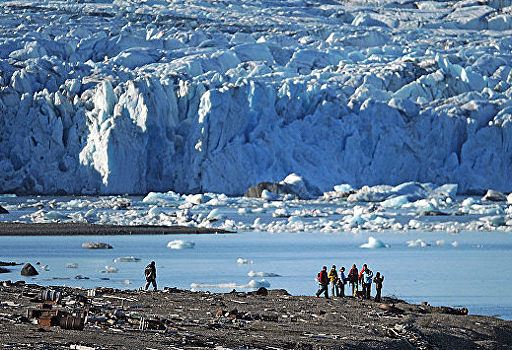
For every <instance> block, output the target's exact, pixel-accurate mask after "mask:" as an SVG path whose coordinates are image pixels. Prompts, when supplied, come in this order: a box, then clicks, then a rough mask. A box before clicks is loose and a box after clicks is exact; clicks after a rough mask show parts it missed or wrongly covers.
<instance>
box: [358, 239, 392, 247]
mask: <svg viewBox="0 0 512 350" xmlns="http://www.w3.org/2000/svg"><path fill="white" fill-rule="evenodd" d="M359 248H368V249H376V248H389V245H388V244H384V243H382V241H380V240H378V239H376V238H373V237H369V238H368V243H364V244H361V245H360V246H359Z"/></svg>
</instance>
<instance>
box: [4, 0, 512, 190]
mask: <svg viewBox="0 0 512 350" xmlns="http://www.w3.org/2000/svg"><path fill="white" fill-rule="evenodd" d="M0 6H1V7H2V11H1V13H2V14H1V15H0V27H1V31H2V33H3V35H2V37H1V38H0V190H1V192H17V193H22V192H25V193H57V194H58V193H75V194H79V193H81V194H100V193H146V192H148V191H166V190H174V191H177V192H203V191H209V192H223V193H228V194H241V193H244V192H245V191H246V190H247V188H248V187H249V186H252V185H255V184H256V183H258V182H260V181H279V180H282V179H284V178H285V177H286V176H287V175H288V174H290V173H297V174H299V175H301V176H302V177H303V178H304V179H305V180H306V181H307V182H308V183H311V184H314V185H316V186H318V187H319V189H320V190H322V191H325V190H328V189H330V188H332V186H333V185H336V184H339V183H350V184H352V185H353V186H356V187H361V186H363V185H366V184H368V185H374V184H391V185H393V184H398V183H402V182H406V181H420V182H434V183H438V184H441V183H458V184H459V191H460V192H468V191H481V190H484V189H487V188H494V189H497V190H501V191H508V192H510V191H511V190H512V184H511V183H510V181H509V177H510V174H512V161H511V159H512V130H511V128H512V127H511V125H512V124H511V119H512V102H511V94H512V85H511V84H512V73H511V70H512V64H511V63H510V62H512V60H511V58H512V57H511V56H512V51H511V50H512V39H511V35H510V34H512V31H511V29H512V7H511V6H510V3H509V2H507V1H488V2H485V3H484V4H482V3H481V2H473V1H460V2H453V1H446V2H418V3H410V2H394V1H393V2H391V1H384V2H383V1H379V2H372V1H370V2H364V3H359V2H358V1H355V2H353V1H351V2H349V3H346V2H345V3H337V2H318V3H317V2H306V1H292V0H289V1H280V2H277V3H276V2H269V1H244V0H239V1H231V0H228V1H217V2H204V1H195V0H194V1H186V2H184V1H171V0H168V1H165V0H160V1H137V2H134V1H121V0H114V1H81V2H78V3H77V2H68V1H44V2H29V1H27V2H23V3H19V2H17V1H16V2H15V1H12V2H11V1H6V2H3V3H2V4H0Z"/></svg>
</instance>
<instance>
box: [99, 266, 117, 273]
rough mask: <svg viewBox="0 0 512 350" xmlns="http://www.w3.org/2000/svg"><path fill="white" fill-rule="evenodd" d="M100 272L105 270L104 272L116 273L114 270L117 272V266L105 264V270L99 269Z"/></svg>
mask: <svg viewBox="0 0 512 350" xmlns="http://www.w3.org/2000/svg"><path fill="white" fill-rule="evenodd" d="M101 272H105V273H116V272H117V268H115V267H114V266H110V265H105V270H104V271H101Z"/></svg>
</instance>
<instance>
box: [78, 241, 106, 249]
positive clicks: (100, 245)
mask: <svg viewBox="0 0 512 350" xmlns="http://www.w3.org/2000/svg"><path fill="white" fill-rule="evenodd" d="M82 248H86V249H112V246H111V245H110V244H107V243H100V242H85V243H82Z"/></svg>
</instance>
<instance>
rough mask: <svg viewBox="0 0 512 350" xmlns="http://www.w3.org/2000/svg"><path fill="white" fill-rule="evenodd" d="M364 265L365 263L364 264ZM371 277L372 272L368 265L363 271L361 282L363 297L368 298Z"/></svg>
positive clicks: (370, 288)
mask: <svg viewBox="0 0 512 350" xmlns="http://www.w3.org/2000/svg"><path fill="white" fill-rule="evenodd" d="M365 266H366V265H365ZM372 279H373V272H372V270H370V269H369V268H368V267H366V269H365V270H364V271H363V275H362V282H363V297H364V299H368V300H369V299H370V295H371V291H372Z"/></svg>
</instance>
